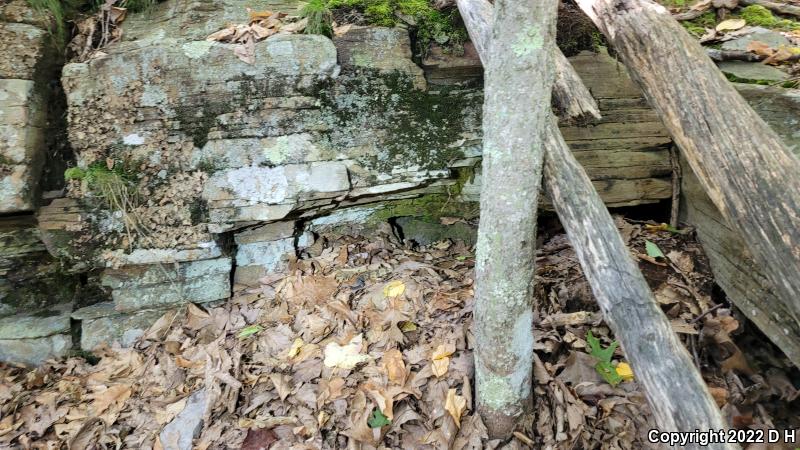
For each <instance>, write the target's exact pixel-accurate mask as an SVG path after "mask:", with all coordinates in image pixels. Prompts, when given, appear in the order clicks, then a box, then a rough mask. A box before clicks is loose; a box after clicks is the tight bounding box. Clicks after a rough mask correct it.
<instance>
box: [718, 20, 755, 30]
mask: <svg viewBox="0 0 800 450" xmlns="http://www.w3.org/2000/svg"><path fill="white" fill-rule="evenodd" d="M745 24H747V22H745V21H744V19H728V20H723V21H722V22H720V23H718V24H717V27H716V30H717V31H734V30H738V29H739V28H743V27H744V26H745Z"/></svg>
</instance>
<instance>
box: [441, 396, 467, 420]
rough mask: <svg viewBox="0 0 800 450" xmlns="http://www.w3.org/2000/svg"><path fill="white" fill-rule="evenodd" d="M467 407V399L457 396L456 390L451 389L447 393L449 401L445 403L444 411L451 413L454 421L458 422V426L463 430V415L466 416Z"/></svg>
mask: <svg viewBox="0 0 800 450" xmlns="http://www.w3.org/2000/svg"><path fill="white" fill-rule="evenodd" d="M466 407H467V399H466V398H464V397H462V396H460V395H456V390H455V389H450V390H448V391H447V400H445V403H444V409H446V410H447V412H449V413H450V415H451V416H452V417H453V420H455V422H456V426H457V427H459V428H461V415H462V414H464V409H466Z"/></svg>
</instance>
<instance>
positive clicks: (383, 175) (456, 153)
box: [38, 0, 671, 349]
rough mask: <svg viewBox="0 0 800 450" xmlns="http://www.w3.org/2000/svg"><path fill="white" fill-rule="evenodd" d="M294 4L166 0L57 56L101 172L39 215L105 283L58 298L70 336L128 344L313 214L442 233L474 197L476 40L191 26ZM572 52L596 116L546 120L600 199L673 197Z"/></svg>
mask: <svg viewBox="0 0 800 450" xmlns="http://www.w3.org/2000/svg"><path fill="white" fill-rule="evenodd" d="M298 5H299V3H295V2H288V3H286V4H279V3H277V2H276V1H272V0H269V1H257V0H256V1H248V2H245V1H242V0H223V1H216V2H209V1H172V0H171V1H166V2H163V3H159V4H158V5H157V7H156V9H155V10H154V11H153V12H151V13H148V14H147V15H146V16H143V17H137V16H136V15H132V16H131V17H129V18H128V19H127V20H126V22H125V23H124V27H123V28H124V33H123V38H122V41H120V42H117V43H115V44H113V45H111V46H109V47H107V48H105V49H104V53H105V56H104V57H102V58H98V59H93V60H90V61H88V62H83V63H72V64H68V65H66V66H65V67H64V69H63V72H62V82H63V85H64V89H65V92H66V96H67V102H68V119H69V126H68V135H69V140H70V144H71V146H72V148H73V149H74V151H75V153H76V163H77V166H78V168H80V169H81V170H83V171H84V172H83V173H85V174H86V173H95V174H97V173H100V174H101V175H102V177H104V178H103V179H104V180H105V181H106V184H105V185H99V184H98V183H97V177H96V176H94V175H93V176H82V177H77V178H78V179H76V180H73V181H71V182H70V184H69V185H68V187H67V197H66V198H59V199H56V200H54V201H53V202H51V203H50V204H49V205H48V206H46V207H44V208H42V209H41V210H40V211H39V213H38V219H39V229H40V231H41V236H42V240H43V242H44V243H45V245H46V246H47V249H48V251H49V252H50V253H52V254H53V255H56V256H58V257H59V258H61V259H62V260H64V261H65V263H66V265H67V266H68V267H71V268H72V270H75V271H87V270H92V269H95V268H102V269H103V274H102V276H101V279H102V284H103V285H104V287H105V288H106V290H107V291H108V292H109V295H110V297H111V298H110V300H111V301H107V302H103V303H101V304H97V305H92V306H89V307H87V308H82V309H79V310H78V311H75V312H74V313H73V316H72V317H73V319H74V320H77V321H80V322H81V327H82V336H81V346H82V347H83V348H85V349H89V348H93V347H95V346H97V345H99V344H101V343H103V342H106V343H111V342H119V343H120V344H122V345H130V344H131V343H132V342H133V340H135V338H136V337H137V336H139V335H141V334H142V333H143V332H144V330H145V329H146V328H147V325H149V324H150V323H152V322H153V321H155V320H156V319H157V318H158V317H160V315H161V314H163V313H164V312H165V311H166V310H170V309H174V308H176V307H177V308H180V307H181V305H184V304H185V303H187V302H193V303H203V302H211V301H215V300H220V299H225V298H227V297H228V295H229V294H230V290H231V281H233V284H234V285H238V286H253V285H258V284H259V280H261V279H263V278H264V277H269V275H270V273H272V272H276V271H281V270H285V269H286V268H287V267H288V265H289V263H290V261H291V258H292V257H293V256H294V255H296V254H297V252H298V251H299V250H300V249H302V248H303V247H305V246H311V245H312V243H313V240H314V235H313V233H312V232H322V231H326V230H341V231H344V232H351V231H353V230H355V229H357V228H360V229H362V230H366V229H370V228H371V227H375V226H377V224H378V223H383V224H384V225H385V224H386V220H387V219H391V218H396V217H406V216H426V221H423V222H418V221H413V220H409V221H406V222H403V223H406V224H411V223H415V224H418V225H419V227H418V228H419V231H420V232H419V233H415V234H414V236H413V238H414V239H416V240H419V241H425V240H431V239H435V238H436V236H438V234H436V233H440V231H441V230H438V229H434V227H432V226H431V224H435V223H438V221H437V220H436V218H437V217H439V216H442V215H448V216H461V217H472V218H474V217H475V216H476V215H477V212H478V211H477V201H478V193H479V191H480V186H479V181H480V157H481V152H480V140H481V110H482V104H483V92H482V89H481V74H482V68H481V67H480V63H479V61H478V59H477V56H476V54H475V53H474V51H472V50H470V47H469V46H468V50H469V51H468V53H467V54H466V55H465V56H464V57H455V56H453V55H448V54H445V53H442V52H440V51H438V50H434V51H432V52H431V53H430V54H429V55H428V57H427V58H426V60H425V61H423V62H422V67H420V66H419V65H418V64H417V63H416V62H415V61H414V60H412V55H411V50H410V48H411V44H410V39H409V36H408V33H407V31H406V30H403V29H400V28H394V29H389V28H376V27H353V28H351V29H350V31H349V32H347V33H345V34H344V35H341V36H337V37H335V38H334V39H333V40H331V39H328V38H326V37H323V36H315V35H289V34H284V35H275V36H272V37H270V38H269V39H267V40H265V41H263V42H259V43H257V44H255V61H254V62H253V63H252V64H248V63H246V62H243V61H242V60H240V59H239V58H238V57H237V56H236V54H235V52H234V46H232V45H227V44H221V43H217V42H210V41H206V40H205V38H206V36H208V35H209V34H211V33H213V32H215V31H218V30H219V29H221V28H224V27H225V26H227V25H228V24H229V23H243V22H246V21H247V19H248V14H247V10H246V7H250V8H252V9H253V10H262V9H269V10H272V11H286V12H293V10H295V9H296V8H297V6H298ZM573 63H574V64H575V66H576V69H577V70H578V71H579V73H580V74H581V75H583V76H585V77H586V78H585V80H586V82H587V85H589V87H590V88H592V89H593V91H594V92H595V94H596V97H597V98H598V101H599V103H600V105H601V109H602V112H603V115H604V118H603V119H602V120H599V121H596V122H594V123H592V124H590V125H589V126H575V125H570V126H565V127H564V128H562V130H563V133H564V136H565V138H566V139H567V141H568V142H569V143H570V145H572V147H573V150H574V151H575V153H576V156H577V157H578V159H579V160H580V161H581V162H582V163H583V164H584V166H585V167H586V168H587V171H588V172H589V174H590V176H591V177H592V179H593V180H594V182H595V186H596V187H597V188H598V191H599V192H600V194H601V196H603V198H604V199H605V200H606V201H607V202H608V203H609V204H610V205H614V206H623V205H626V206H627V205H635V204H640V203H647V202H654V201H658V200H660V199H664V198H669V196H670V194H671V191H670V186H671V185H670V180H669V176H670V174H669V172H670V167H671V165H670V162H669V156H668V151H667V146H668V145H669V142H670V140H669V138H668V137H667V135H666V132H665V131H664V129H663V127H662V126H661V123H660V121H659V120H658V118H657V117H655V115H654V113H653V112H652V111H651V110H650V109H648V108H647V107H646V105H645V103H644V100H643V99H642V96H641V93H640V92H639V91H638V90H637V89H636V88H635V87H634V86H633V85H632V83H631V81H630V79H628V77H627V76H626V75H625V73H624V72H623V71H620V69H619V67H618V66H617V65H616V63H615V62H614V61H613V60H612V59H611V58H609V57H608V55H606V54H582V55H578V56H576V57H575V58H574V59H573ZM76 172H80V171H76ZM110 191H111V192H113V195H109V192H110ZM120 205H122V206H120ZM398 223H399V222H398ZM464 228H465V230H462V231H463V235H464V236H470V235H471V234H470V230H469V229H468V227H467V226H466V225H464ZM232 271H233V277H232V278H231V276H230V275H231V272H232Z"/></svg>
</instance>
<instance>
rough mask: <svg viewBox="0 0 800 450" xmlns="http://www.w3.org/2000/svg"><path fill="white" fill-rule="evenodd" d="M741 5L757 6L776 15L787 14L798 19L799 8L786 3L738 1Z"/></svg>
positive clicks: (761, 0) (762, 0)
mask: <svg viewBox="0 0 800 450" xmlns="http://www.w3.org/2000/svg"><path fill="white" fill-rule="evenodd" d="M739 3H740V4H742V5H759V6H763V7H764V8H767V9H769V10H771V11H774V12H776V13H778V14H788V15H792V16H798V17H800V6H795V5H790V4H787V3H776V2H771V1H769V0H739Z"/></svg>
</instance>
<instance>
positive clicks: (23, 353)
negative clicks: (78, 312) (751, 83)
mask: <svg viewBox="0 0 800 450" xmlns="http://www.w3.org/2000/svg"><path fill="white" fill-rule="evenodd" d="M71 306H72V305H69V304H65V305H59V306H56V307H53V308H51V309H50V310H49V311H48V312H47V313H40V314H18V315H14V316H8V317H4V318H2V319H0V361H11V362H15V363H21V364H28V365H37V364H40V363H41V362H42V361H44V360H46V359H48V358H57V357H61V356H64V355H65V354H66V353H67V351H69V350H70V349H71V348H72V337H71V336H70V319H69V315H70V312H69V311H70V309H71Z"/></svg>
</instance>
